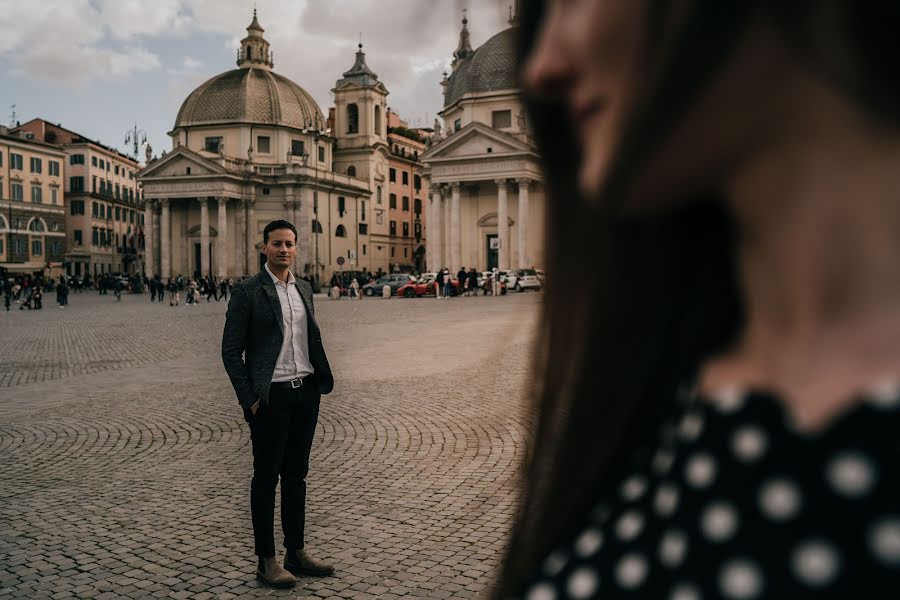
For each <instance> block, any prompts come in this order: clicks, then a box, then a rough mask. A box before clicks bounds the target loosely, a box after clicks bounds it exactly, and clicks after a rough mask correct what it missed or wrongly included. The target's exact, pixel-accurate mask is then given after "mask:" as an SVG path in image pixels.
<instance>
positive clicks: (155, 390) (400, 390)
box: [0, 293, 540, 600]
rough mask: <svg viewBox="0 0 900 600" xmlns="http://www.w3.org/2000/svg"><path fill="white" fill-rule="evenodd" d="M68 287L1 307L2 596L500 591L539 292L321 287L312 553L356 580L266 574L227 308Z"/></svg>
mask: <svg viewBox="0 0 900 600" xmlns="http://www.w3.org/2000/svg"><path fill="white" fill-rule="evenodd" d="M46 297H47V298H48V299H51V300H52V295H48V296H46ZM70 302H71V304H70V306H69V307H67V308H66V309H64V310H60V309H59V308H57V307H56V306H55V305H53V304H52V302H47V303H45V306H47V308H45V309H44V310H42V311H27V310H26V311H18V310H13V311H11V312H10V313H5V312H0V343H2V360H0V409H2V418H0V598H13V597H15V598H18V597H22V598H54V599H56V598H97V599H105V598H192V599H197V600H202V599H204V598H250V597H260V596H275V597H285V598H356V599H359V600H365V599H369V598H418V597H426V598H475V597H477V596H478V595H479V592H483V591H484V590H485V589H486V588H487V587H488V586H489V584H490V580H491V574H492V571H493V569H494V568H495V567H496V565H497V561H498V557H499V554H500V552H501V550H502V548H503V546H504V543H505V535H506V532H507V531H508V528H509V525H510V521H511V519H512V515H513V510H514V496H513V487H514V486H513V477H514V474H515V469H516V466H517V463H518V461H519V460H520V459H521V458H522V454H523V447H522V440H523V438H524V424H525V422H526V418H525V411H524V410H523V397H524V392H525V387H526V385H527V382H528V381H529V379H530V376H529V373H530V368H529V361H530V359H531V350H530V348H529V344H528V342H529V340H530V339H531V336H532V335H533V332H534V325H535V319H536V317H537V307H538V305H539V302H540V296H539V295H538V294H533V293H525V294H510V295H509V296H506V297H502V298H497V299H494V298H491V297H479V298H455V299H451V300H435V299H410V300H407V299H392V300H384V299H366V300H363V301H360V302H356V301H350V300H341V301H330V300H327V299H326V298H324V297H321V298H317V304H316V308H317V316H318V319H319V321H320V323H321V326H322V330H323V338H324V341H325V346H326V350H327V351H328V353H329V358H330V359H331V362H332V365H333V368H334V372H335V378H336V380H337V386H336V388H335V391H334V393H332V394H331V395H329V396H324V397H323V399H322V409H321V415H320V418H319V426H318V431H317V435H316V440H315V443H314V447H313V452H312V466H311V472H310V476H309V480H308V481H309V500H308V504H307V524H308V525H307V532H308V533H307V547H308V548H309V549H310V550H311V551H313V552H314V553H315V555H316V556H318V557H320V558H323V559H326V560H328V561H333V562H334V563H335V564H336V565H337V566H338V573H337V574H336V575H335V576H334V577H330V578H324V579H312V578H304V579H301V581H300V582H299V583H298V585H297V587H295V588H294V589H293V590H289V591H276V590H271V589H268V588H262V587H259V585H258V584H257V583H256V582H255V580H254V578H253V573H254V569H255V559H254V557H253V548H252V540H253V536H252V531H251V525H250V514H249V482H250V476H251V451H250V439H249V430H248V428H247V426H246V424H245V423H244V421H243V419H242V416H241V413H240V410H239V408H238V405H237V401H236V399H235V397H234V393H233V391H232V389H231V387H230V384H229V383H228V380H227V377H226V375H225V372H224V369H223V368H222V364H221V360H220V358H219V343H220V339H221V332H222V325H223V323H224V314H225V303H224V302H222V303H218V304H216V303H215V302H212V303H209V304H207V303H206V302H205V301H204V302H202V303H201V304H199V305H198V306H195V307H186V306H183V305H182V306H179V307H177V308H170V307H169V306H168V305H167V304H166V305H162V306H160V305H158V304H151V303H150V302H149V297H148V296H147V295H143V296H140V295H137V296H124V297H123V300H122V302H121V303H116V302H115V300H114V297H113V296H112V295H109V296H98V295H96V294H93V293H92V294H80V295H79V294H73V295H71V296H70ZM275 514H276V527H279V525H278V514H279V512H278V510H277V509H276V513H275ZM279 544H280V535H278V531H276V545H279ZM280 550H281V551H283V549H280ZM281 556H282V554H281V552H279V558H280V557H281Z"/></svg>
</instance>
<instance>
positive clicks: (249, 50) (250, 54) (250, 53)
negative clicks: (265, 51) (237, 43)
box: [247, 46, 253, 60]
mask: <svg viewBox="0 0 900 600" xmlns="http://www.w3.org/2000/svg"><path fill="white" fill-rule="evenodd" d="M247 60H253V48H252V47H250V46H247Z"/></svg>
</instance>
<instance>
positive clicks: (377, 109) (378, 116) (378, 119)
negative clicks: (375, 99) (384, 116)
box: [375, 104, 381, 135]
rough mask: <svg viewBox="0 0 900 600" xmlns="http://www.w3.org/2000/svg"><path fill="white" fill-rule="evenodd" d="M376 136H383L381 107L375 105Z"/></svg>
mask: <svg viewBox="0 0 900 600" xmlns="http://www.w3.org/2000/svg"><path fill="white" fill-rule="evenodd" d="M375 135H381V107H380V106H378V105H377V104H376V105H375Z"/></svg>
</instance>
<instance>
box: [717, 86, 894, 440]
mask: <svg viewBox="0 0 900 600" xmlns="http://www.w3.org/2000/svg"><path fill="white" fill-rule="evenodd" d="M814 96H815V98H813V99H811V101H810V102H808V103H805V104H806V107H805V108H804V114H802V115H796V119H795V120H794V122H793V123H791V124H790V126H789V127H786V128H785V129H784V132H783V135H780V136H779V137H778V138H777V140H776V141H775V142H773V143H772V144H771V145H770V146H768V147H767V148H765V149H764V150H761V151H760V152H759V153H758V155H757V159H756V160H755V161H752V162H749V163H747V164H748V165H749V166H747V167H746V168H745V169H743V170H742V171H740V172H739V173H736V174H735V176H734V177H733V178H732V179H731V180H730V182H729V185H728V188H727V193H728V197H729V199H730V201H731V204H732V208H733V210H734V213H735V217H736V220H737V223H738V229H739V252H738V255H739V260H740V264H739V272H740V277H741V282H740V283H741V286H742V289H743V295H744V302H745V305H746V308H747V321H746V325H745V329H744V331H743V332H742V335H741V338H740V339H739V340H738V343H737V345H736V347H735V349H734V352H733V353H732V354H729V355H728V356H726V357H722V359H720V360H717V361H712V362H711V363H710V368H709V369H707V370H706V374H705V375H704V380H705V381H706V387H708V386H713V387H714V386H715V385H717V384H721V383H726V382H735V383H739V384H745V385H746V384H756V385H766V386H769V387H771V388H774V389H776V390H777V391H779V392H781V393H782V394H783V395H784V396H785V397H786V398H788V404H790V405H791V406H790V407H789V408H790V409H791V411H792V412H793V413H794V417H795V419H796V420H797V421H798V424H799V425H801V426H803V425H806V426H809V427H815V426H816V425H817V424H822V423H823V422H824V421H827V418H828V417H829V416H831V415H832V414H833V413H835V412H838V411H839V409H840V408H841V407H842V406H841V403H842V402H845V401H846V399H848V398H849V397H850V396H851V395H852V393H853V392H856V391H859V388H860V387H861V386H864V385H865V384H866V383H871V382H872V381H873V380H874V379H875V378H877V377H880V376H883V375H890V376H900V169H898V168H897V165H898V164H900V139H898V137H896V136H890V137H889V136H885V135H883V134H882V135H879V134H877V133H875V132H874V131H872V130H871V129H868V127H867V126H866V125H864V124H862V123H861V122H860V121H859V120H858V116H857V113H856V112H855V111H853V110H852V109H851V108H850V106H849V105H848V104H846V103H845V101H843V99H841V98H839V97H837V96H836V95H835V94H833V93H830V92H828V91H826V90H824V89H818V90H816V93H815V94H814Z"/></svg>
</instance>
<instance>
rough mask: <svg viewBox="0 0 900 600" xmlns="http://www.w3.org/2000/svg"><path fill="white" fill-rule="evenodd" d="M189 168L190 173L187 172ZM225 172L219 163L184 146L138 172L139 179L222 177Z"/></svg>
mask: <svg viewBox="0 0 900 600" xmlns="http://www.w3.org/2000/svg"><path fill="white" fill-rule="evenodd" d="M188 168H190V172H188ZM226 173H227V171H226V170H225V168H224V167H223V166H222V165H220V164H219V163H217V162H215V161H213V160H210V159H208V158H206V157H204V156H201V155H200V154H197V153H196V152H194V151H193V150H190V149H188V148H186V147H185V146H178V147H177V148H175V149H174V150H172V151H171V152H169V153H168V154H166V155H165V156H163V157H162V158H159V159H157V160H155V161H154V162H152V163H150V164H149V165H148V166H147V167H144V169H143V170H141V171H139V172H138V174H137V176H138V178H139V179H147V178H152V177H184V176H186V175H189V176H194V175H224V174H226Z"/></svg>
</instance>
